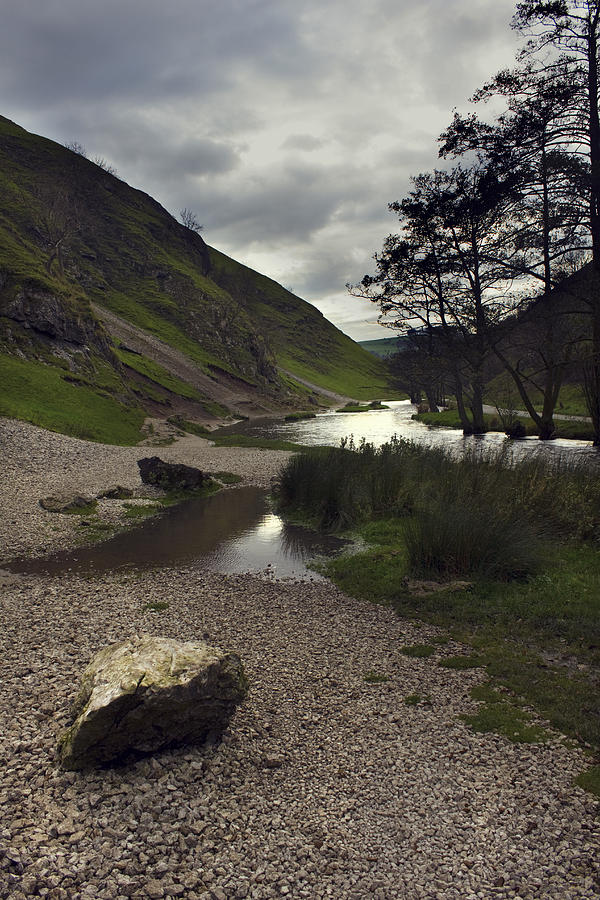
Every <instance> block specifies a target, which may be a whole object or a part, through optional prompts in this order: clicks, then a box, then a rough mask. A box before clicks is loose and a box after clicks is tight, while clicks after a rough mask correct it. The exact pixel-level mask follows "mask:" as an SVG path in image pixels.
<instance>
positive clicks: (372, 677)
mask: <svg viewBox="0 0 600 900" xmlns="http://www.w3.org/2000/svg"><path fill="white" fill-rule="evenodd" d="M363 680H364V681H366V682H367V684H384V683H385V682H386V681H389V680H390V676H389V675H382V674H380V673H378V672H372V671H368V672H365V674H364V675H363Z"/></svg>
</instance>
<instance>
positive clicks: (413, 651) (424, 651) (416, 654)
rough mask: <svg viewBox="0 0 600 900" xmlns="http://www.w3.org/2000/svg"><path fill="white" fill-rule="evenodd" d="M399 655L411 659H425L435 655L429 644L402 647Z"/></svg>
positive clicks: (433, 648)
mask: <svg viewBox="0 0 600 900" xmlns="http://www.w3.org/2000/svg"><path fill="white" fill-rule="evenodd" d="M400 652H401V653H403V654H404V656H410V657H412V658H413V659H427V658H428V657H430V656H433V654H434V653H435V647H433V646H432V645H431V644H411V645H410V646H408V647H402V649H401V651H400Z"/></svg>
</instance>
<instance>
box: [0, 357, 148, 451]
mask: <svg viewBox="0 0 600 900" xmlns="http://www.w3.org/2000/svg"><path fill="white" fill-rule="evenodd" d="M0 383H1V384H2V393H1V394H0V415H2V416H11V417H13V418H17V419H24V420H25V421H26V422H33V424H34V425H41V426H42V428H48V429H49V430H50V431H60V432H62V433H63V434H71V435H73V436H74V437H80V438H86V439H88V440H92V441H102V442H104V443H111V444H137V443H138V441H139V440H140V437H141V434H140V428H141V426H142V425H143V422H144V417H145V414H144V412H143V411H142V410H141V409H139V408H136V407H127V406H125V405H124V404H122V403H119V401H118V400H117V399H116V398H115V397H114V396H112V395H111V394H110V393H108V392H105V393H103V392H102V391H101V390H97V389H95V388H94V387H90V386H88V385H86V384H85V383H81V382H79V383H77V382H76V383H73V382H72V381H65V372H64V371H61V369H60V368H58V367H55V366H50V365H46V364H44V363H41V362H35V361H33V360H21V359H17V358H16V357H14V356H8V355H7V354H0Z"/></svg>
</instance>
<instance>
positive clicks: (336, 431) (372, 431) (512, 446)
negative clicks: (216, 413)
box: [224, 400, 598, 459]
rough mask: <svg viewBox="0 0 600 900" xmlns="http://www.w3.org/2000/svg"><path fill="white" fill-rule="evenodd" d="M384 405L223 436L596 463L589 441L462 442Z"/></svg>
mask: <svg viewBox="0 0 600 900" xmlns="http://www.w3.org/2000/svg"><path fill="white" fill-rule="evenodd" d="M386 405H387V406H389V409H382V410H376V409H372V410H368V412H361V413H336V412H326V413H320V414H318V415H317V416H316V417H315V418H314V419H305V420H303V421H300V422H281V421H274V420H268V419H263V420H259V421H258V422H253V423H246V424H244V425H236V426H231V427H230V428H229V429H224V430H225V431H228V430H229V431H236V432H242V433H243V434H250V435H258V436H263V437H274V438H281V439H282V440H287V441H296V442H298V443H300V444H306V445H311V446H314V445H316V444H325V445H330V446H335V445H338V444H339V442H340V440H341V439H342V438H344V437H348V436H350V435H353V437H354V441H355V443H358V442H359V441H360V439H361V438H363V437H364V438H365V439H366V440H367V441H370V442H371V443H373V444H375V445H376V446H380V445H381V444H384V443H385V442H386V441H389V439H390V437H391V436H392V435H393V434H396V435H397V436H398V437H399V438H403V439H405V440H410V441H415V442H416V443H419V444H427V445H429V446H433V447H439V446H445V447H450V448H452V449H454V450H456V452H462V451H463V450H465V449H467V448H472V447H475V448H479V449H483V450H488V449H489V450H493V449H497V448H499V447H502V446H506V447H508V448H509V450H510V452H511V454H512V455H513V456H514V458H519V457H520V456H523V455H525V454H528V453H532V452H535V453H541V454H544V455H548V456H555V455H557V454H558V455H560V454H564V453H569V455H571V454H574V455H577V456H585V457H589V458H590V459H596V458H597V457H598V451H597V450H595V449H594V448H593V447H592V444H591V441H567V440H563V439H558V440H555V441H539V440H538V439H537V438H535V437H530V438H525V440H522V441H507V438H506V435H505V434H503V433H501V432H498V431H491V432H488V434H485V435H476V436H470V437H464V436H463V434H462V432H461V431H460V430H458V429H454V428H430V427H428V426H427V425H424V424H423V423H422V422H416V421H414V420H413V419H412V418H411V417H412V416H413V415H414V413H415V412H416V407H415V406H414V404H412V403H411V402H410V401H409V400H391V401H387V402H386Z"/></svg>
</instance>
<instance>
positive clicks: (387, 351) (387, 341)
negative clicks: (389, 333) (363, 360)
mask: <svg viewBox="0 0 600 900" xmlns="http://www.w3.org/2000/svg"><path fill="white" fill-rule="evenodd" d="M406 340H407V339H406V336H405V335H398V336H397V337H392V338H379V340H375V341H359V342H358V345H359V347H362V348H363V350H366V351H367V353H372V354H373V356H378V357H380V358H381V359H387V357H389V356H393V355H394V353H399V352H400V350H402V348H403V347H404V344H405V343H406Z"/></svg>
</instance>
